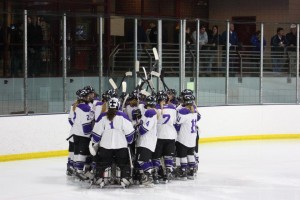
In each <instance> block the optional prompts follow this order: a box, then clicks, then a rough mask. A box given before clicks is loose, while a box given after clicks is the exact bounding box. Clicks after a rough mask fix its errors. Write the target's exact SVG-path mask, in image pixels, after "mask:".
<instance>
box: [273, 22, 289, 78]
mask: <svg viewBox="0 0 300 200" xmlns="http://www.w3.org/2000/svg"><path fill="white" fill-rule="evenodd" d="M286 45H287V40H286V38H285V36H284V30H283V28H281V27H279V28H277V34H276V35H274V36H273V37H272V39H271V55H272V64H273V72H281V70H282V68H283V64H284V63H285V59H284V50H285V47H286Z"/></svg>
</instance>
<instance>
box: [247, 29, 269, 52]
mask: <svg viewBox="0 0 300 200" xmlns="http://www.w3.org/2000/svg"><path fill="white" fill-rule="evenodd" d="M250 42H251V45H253V46H254V47H253V51H260V43H261V32H260V31H259V30H258V31H256V32H255V34H254V35H252V36H251V40H250ZM266 44H267V42H266V39H265V38H263V46H264V47H265V46H266Z"/></svg>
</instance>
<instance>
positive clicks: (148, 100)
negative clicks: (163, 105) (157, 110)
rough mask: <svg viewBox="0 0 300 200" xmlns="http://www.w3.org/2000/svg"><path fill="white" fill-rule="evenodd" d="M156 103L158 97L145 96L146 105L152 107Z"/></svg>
mask: <svg viewBox="0 0 300 200" xmlns="http://www.w3.org/2000/svg"><path fill="white" fill-rule="evenodd" d="M155 105H156V97H155V96H151V95H150V96H147V97H146V98H145V107H146V106H150V107H153V106H155Z"/></svg>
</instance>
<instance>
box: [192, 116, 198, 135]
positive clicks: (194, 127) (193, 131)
mask: <svg viewBox="0 0 300 200" xmlns="http://www.w3.org/2000/svg"><path fill="white" fill-rule="evenodd" d="M191 122H192V130H191V133H196V122H197V120H196V119H193V120H192V121H191Z"/></svg>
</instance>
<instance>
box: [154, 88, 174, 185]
mask: <svg viewBox="0 0 300 200" xmlns="http://www.w3.org/2000/svg"><path fill="white" fill-rule="evenodd" d="M157 101H158V105H157V107H156V108H157V110H158V113H159V119H158V123H157V137H158V139H157V144H156V148H155V152H154V154H153V159H152V162H153V167H154V173H153V180H154V183H158V182H159V181H158V170H159V169H160V168H161V162H160V158H161V157H163V160H164V166H165V171H166V174H165V177H164V178H163V179H164V182H166V181H167V180H169V179H170V176H171V172H172V171H173V157H174V153H175V139H176V138H177V132H176V130H175V128H174V124H175V123H176V108H175V106H174V105H173V104H167V102H168V96H167V94H166V93H164V92H162V91H161V92H159V94H158V96H157Z"/></svg>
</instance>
